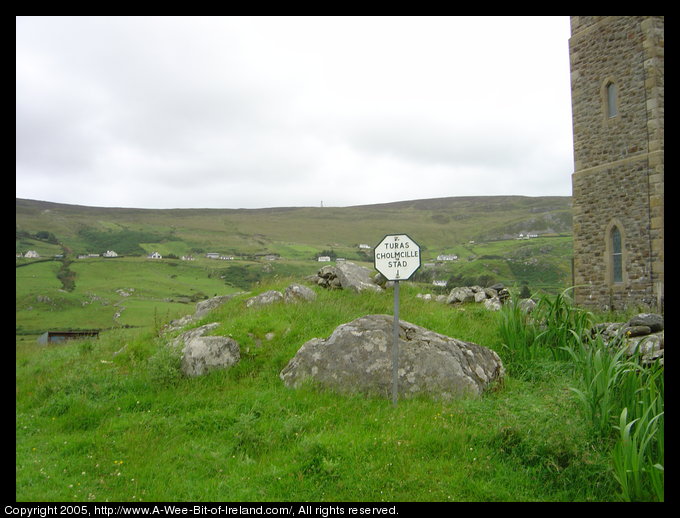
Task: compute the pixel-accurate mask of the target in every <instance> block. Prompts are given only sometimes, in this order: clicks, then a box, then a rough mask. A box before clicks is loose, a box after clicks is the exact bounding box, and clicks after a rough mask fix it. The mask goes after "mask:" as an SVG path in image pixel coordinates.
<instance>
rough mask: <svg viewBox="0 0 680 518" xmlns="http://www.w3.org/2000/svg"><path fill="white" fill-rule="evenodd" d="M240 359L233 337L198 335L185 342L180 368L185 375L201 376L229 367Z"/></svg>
mask: <svg viewBox="0 0 680 518" xmlns="http://www.w3.org/2000/svg"><path fill="white" fill-rule="evenodd" d="M240 359H241V351H240V348H239V345H238V343H237V342H236V340H234V339H233V338H231V337H228V336H199V337H196V338H193V339H190V340H188V341H187V342H186V344H185V346H184V348H183V349H182V361H181V363H180V369H181V371H182V373H183V374H185V375H186V376H201V375H202V374H206V373H208V372H209V371H211V370H214V369H225V368H227V367H231V366H232V365H234V364H236V363H238V361H239V360H240Z"/></svg>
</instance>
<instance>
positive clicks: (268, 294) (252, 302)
mask: <svg viewBox="0 0 680 518" xmlns="http://www.w3.org/2000/svg"><path fill="white" fill-rule="evenodd" d="M277 302H283V293H281V292H280V291H277V290H269V291H265V292H264V293H260V294H259V295H255V296H254V297H250V298H249V299H248V300H246V307H247V308H250V307H257V306H268V305H269V304H275V303H277Z"/></svg>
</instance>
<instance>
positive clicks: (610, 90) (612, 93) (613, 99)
mask: <svg viewBox="0 0 680 518" xmlns="http://www.w3.org/2000/svg"><path fill="white" fill-rule="evenodd" d="M617 95H618V94H617V91H616V85H615V84H614V83H609V84H608V85H607V116H608V117H609V118H610V119H611V118H612V117H616V116H617V115H618V113H619V112H618V109H617V101H618V99H617Z"/></svg>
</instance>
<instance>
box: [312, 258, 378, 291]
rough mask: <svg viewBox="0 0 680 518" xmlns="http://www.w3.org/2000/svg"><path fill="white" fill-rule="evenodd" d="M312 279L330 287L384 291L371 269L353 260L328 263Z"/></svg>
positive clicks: (320, 284) (325, 286)
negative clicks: (335, 263) (333, 264)
mask: <svg viewBox="0 0 680 518" xmlns="http://www.w3.org/2000/svg"><path fill="white" fill-rule="evenodd" d="M310 280H311V281H312V282H315V283H316V284H318V285H319V286H322V287H324V288H328V289H343V290H352V291H356V292H361V291H382V288H381V287H380V286H378V285H377V284H376V283H375V282H374V280H373V278H372V277H371V270H369V269H368V268H366V267H365V266H361V265H358V264H355V263H353V262H351V261H340V262H338V264H337V265H335V266H330V265H326V266H324V267H323V268H321V269H320V270H319V272H318V273H317V275H316V276H314V277H313V278H311V279H310Z"/></svg>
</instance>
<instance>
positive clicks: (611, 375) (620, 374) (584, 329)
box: [499, 291, 664, 501]
mask: <svg viewBox="0 0 680 518" xmlns="http://www.w3.org/2000/svg"><path fill="white" fill-rule="evenodd" d="M592 324H593V315H592V314H591V313H589V312H587V311H584V310H582V309H579V308H577V307H575V306H574V305H573V304H572V303H571V300H570V299H569V297H567V295H566V291H565V292H563V293H561V294H559V295H557V296H556V297H555V298H550V297H545V298H542V299H540V301H539V302H538V304H537V305H536V307H535V309H534V310H533V312H531V313H528V312H525V311H523V310H522V309H521V307H520V305H519V304H517V303H515V302H511V303H509V304H507V305H506V306H505V307H504V308H503V311H502V315H501V322H500V327H499V333H500V336H501V340H502V347H503V350H504V352H505V357H504V358H503V359H504V362H505V364H506V368H507V369H508V371H509V372H510V373H511V374H512V375H515V376H518V377H524V378H526V377H531V376H532V375H534V374H535V371H536V370H537V369H542V368H544V366H545V365H546V362H547V361H548V360H552V361H553V362H560V363H561V364H563V365H566V366H567V367H568V368H569V370H570V371H571V372H572V375H573V377H574V381H575V385H576V386H572V387H569V389H570V390H571V391H572V392H573V393H574V394H575V396H576V398H577V400H578V402H579V403H580V405H581V408H582V410H583V413H584V415H585V417H586V419H588V420H589V422H590V423H591V429H592V432H593V437H594V439H595V441H600V442H601V441H604V442H607V441H613V442H614V446H613V448H612V453H611V455H612V465H613V475H614V478H615V479H616V481H617V482H618V484H619V487H620V490H621V494H620V497H621V499H622V500H625V501H644V500H654V501H663V500H664V369H663V365H659V364H658V363H655V364H651V365H645V364H643V361H642V358H641V355H640V354H637V355H633V356H629V355H628V354H627V347H626V344H625V342H624V340H623V338H622V337H619V338H618V339H615V340H612V341H609V342H605V340H604V339H603V338H602V337H601V336H600V335H595V336H592V335H591V331H590V330H591V328H592Z"/></svg>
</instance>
